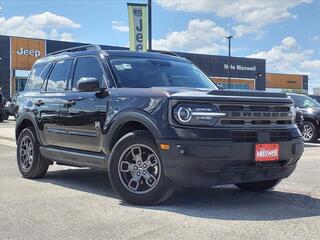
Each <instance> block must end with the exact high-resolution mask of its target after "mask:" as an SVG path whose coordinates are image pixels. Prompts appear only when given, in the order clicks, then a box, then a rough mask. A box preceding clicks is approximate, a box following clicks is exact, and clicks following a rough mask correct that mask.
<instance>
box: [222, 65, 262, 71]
mask: <svg viewBox="0 0 320 240" xmlns="http://www.w3.org/2000/svg"><path fill="white" fill-rule="evenodd" d="M223 68H224V69H225V70H228V64H224V66H223ZM230 70H239V71H251V72H255V71H257V67H256V66H242V65H240V64H237V65H232V64H231V65H230Z"/></svg>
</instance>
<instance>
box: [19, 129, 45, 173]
mask: <svg viewBox="0 0 320 240" xmlns="http://www.w3.org/2000/svg"><path fill="white" fill-rule="evenodd" d="M36 136H37V135H36V132H35V129H34V128H33V127H28V128H25V129H23V130H22V132H21V133H20V135H19V138H18V142H17V163H18V167H19V170H20V173H21V174H22V176H23V177H25V178H28V179H35V178H42V177H44V176H45V174H46V173H47V170H48V167H49V161H48V160H46V159H45V158H43V157H42V156H41V154H40V144H39V141H38V139H37V137H36ZM29 144H32V150H31V147H29V146H30V145H29ZM27 146H28V148H27ZM30 156H31V157H32V160H30V159H29V158H28V157H30ZM27 158H28V159H29V160H27Z"/></svg>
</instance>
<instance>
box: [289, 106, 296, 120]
mask: <svg viewBox="0 0 320 240" xmlns="http://www.w3.org/2000/svg"><path fill="white" fill-rule="evenodd" d="M290 116H291V122H292V123H295V122H296V117H297V110H296V109H295V107H294V106H291V107H290Z"/></svg>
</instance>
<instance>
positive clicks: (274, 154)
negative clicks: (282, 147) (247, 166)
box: [255, 143, 279, 162]
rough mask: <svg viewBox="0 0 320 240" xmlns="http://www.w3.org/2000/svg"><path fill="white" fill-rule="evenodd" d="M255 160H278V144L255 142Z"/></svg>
mask: <svg viewBox="0 0 320 240" xmlns="http://www.w3.org/2000/svg"><path fill="white" fill-rule="evenodd" d="M255 157H256V162H269V161H277V160H279V144H277V143H268V144H256V156H255Z"/></svg>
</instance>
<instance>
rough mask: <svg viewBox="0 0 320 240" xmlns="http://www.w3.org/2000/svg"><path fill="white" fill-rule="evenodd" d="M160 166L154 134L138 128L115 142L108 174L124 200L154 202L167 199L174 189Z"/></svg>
mask: <svg viewBox="0 0 320 240" xmlns="http://www.w3.org/2000/svg"><path fill="white" fill-rule="evenodd" d="M139 149H140V150H139ZM125 160H127V161H125ZM139 160H140V161H139ZM139 164H140V165H139ZM162 166H163V165H162V164H161V159H160V153H159V149H158V147H157V144H156V142H155V140H154V138H153V137H152V136H151V134H150V133H149V132H148V131H144V130H139V131H134V132H131V133H128V134H126V135H125V136H123V137H122V138H121V139H120V140H119V141H118V142H117V143H116V145H115V146H114V148H113V149H112V152H111V156H110V161H109V166H108V171H109V174H108V175H109V179H110V183H111V185H112V188H113V189H114V191H115V192H116V193H117V194H118V195H119V196H120V197H121V198H122V199H123V200H124V201H126V202H128V203H130V204H134V205H155V204H159V203H161V202H164V201H166V200H167V199H168V198H169V197H171V196H172V194H173V193H174V191H175V189H174V187H173V185H172V184H170V182H169V181H168V179H167V178H166V177H165V175H164V172H163V167H162ZM135 168H136V169H135ZM126 171H127V172H126ZM139 173H140V174H139ZM138 174H139V175H138ZM147 179H148V180H147ZM147 181H149V182H148V183H147Z"/></svg>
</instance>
